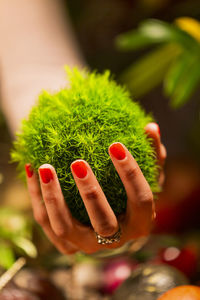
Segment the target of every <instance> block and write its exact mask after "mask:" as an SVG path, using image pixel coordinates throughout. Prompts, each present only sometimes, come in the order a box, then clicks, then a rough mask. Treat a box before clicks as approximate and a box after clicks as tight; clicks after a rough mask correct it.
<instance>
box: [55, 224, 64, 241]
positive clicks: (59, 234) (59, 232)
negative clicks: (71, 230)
mask: <svg viewBox="0 0 200 300" xmlns="http://www.w3.org/2000/svg"><path fill="white" fill-rule="evenodd" d="M53 230H54V232H55V234H56V236H57V237H59V238H61V239H63V238H66V237H67V231H66V229H65V228H64V227H55V228H53Z"/></svg>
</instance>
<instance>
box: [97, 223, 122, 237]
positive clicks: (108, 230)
mask: <svg viewBox="0 0 200 300" xmlns="http://www.w3.org/2000/svg"><path fill="white" fill-rule="evenodd" d="M97 232H98V233H99V234H100V235H102V236H105V237H109V236H112V235H113V234H115V233H116V232H117V228H116V225H115V224H112V223H111V222H109V221H105V222H102V223H101V224H99V226H98V228H97Z"/></svg>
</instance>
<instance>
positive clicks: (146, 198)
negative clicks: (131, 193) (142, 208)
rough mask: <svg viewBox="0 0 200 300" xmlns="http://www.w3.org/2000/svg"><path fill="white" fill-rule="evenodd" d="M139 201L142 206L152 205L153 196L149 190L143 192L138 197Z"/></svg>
mask: <svg viewBox="0 0 200 300" xmlns="http://www.w3.org/2000/svg"><path fill="white" fill-rule="evenodd" d="M140 199H141V203H142V204H143V205H152V202H153V194H152V192H151V191H150V190H149V191H146V192H145V191H143V192H142V194H141V195H140Z"/></svg>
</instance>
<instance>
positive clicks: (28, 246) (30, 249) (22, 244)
mask: <svg viewBox="0 0 200 300" xmlns="http://www.w3.org/2000/svg"><path fill="white" fill-rule="evenodd" d="M12 242H13V244H14V245H15V246H17V247H18V248H20V249H21V250H23V251H24V252H25V253H26V255H28V256H30V257H32V258H35V257H37V249H36V247H35V245H34V244H33V243H32V242H31V241H30V240H28V239H26V238H23V237H14V238H13V239H12Z"/></svg>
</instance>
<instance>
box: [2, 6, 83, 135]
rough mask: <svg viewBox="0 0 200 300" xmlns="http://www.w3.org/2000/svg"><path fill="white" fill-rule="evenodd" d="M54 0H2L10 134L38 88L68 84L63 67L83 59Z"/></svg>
mask: <svg viewBox="0 0 200 300" xmlns="http://www.w3.org/2000/svg"><path fill="white" fill-rule="evenodd" d="M77 48H78V47H77V45H76V42H75V40H74V37H73V33H72V31H71V27H70V24H69V22H68V21H66V20H65V19H64V18H63V15H62V4H61V3H60V1H58V0H28V1H27V0H1V1H0V82H1V107H2V110H3V113H4V114H5V116H6V119H7V121H8V126H9V128H10V130H11V133H12V134H14V132H15V131H16V130H17V129H18V128H19V124H20V120H21V119H22V118H24V117H26V115H27V114H28V112H29V110H30V108H31V106H32V105H33V104H34V102H35V100H36V98H37V96H38V94H39V93H40V91H41V90H42V89H47V90H51V91H54V90H57V89H59V88H60V87H62V86H65V85H66V74H65V72H64V68H63V66H64V65H69V66H74V65H76V66H83V60H82V58H81V55H80V53H79V51H78V49H77Z"/></svg>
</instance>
